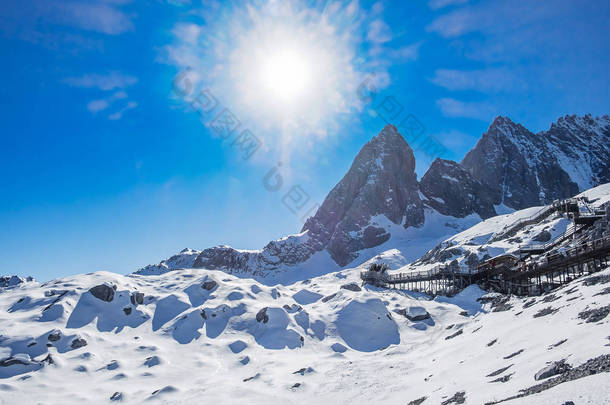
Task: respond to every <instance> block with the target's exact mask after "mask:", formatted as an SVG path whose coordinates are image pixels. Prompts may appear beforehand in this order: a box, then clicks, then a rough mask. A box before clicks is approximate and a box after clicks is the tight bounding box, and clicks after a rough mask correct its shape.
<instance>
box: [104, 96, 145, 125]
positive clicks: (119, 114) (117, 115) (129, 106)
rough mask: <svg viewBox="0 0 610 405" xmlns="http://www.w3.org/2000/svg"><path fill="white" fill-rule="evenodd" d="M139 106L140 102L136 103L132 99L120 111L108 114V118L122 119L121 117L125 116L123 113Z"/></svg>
mask: <svg viewBox="0 0 610 405" xmlns="http://www.w3.org/2000/svg"><path fill="white" fill-rule="evenodd" d="M137 106H138V103H136V102H135V101H130V102H128V103H127V104H126V105H125V106H124V107H123V108H121V109H120V110H119V111H117V112H115V113H112V114H110V115H109V116H108V119H109V120H111V121H116V120H120V119H121V118H123V114H125V112H126V111H128V110H131V109H133V108H136V107H137Z"/></svg>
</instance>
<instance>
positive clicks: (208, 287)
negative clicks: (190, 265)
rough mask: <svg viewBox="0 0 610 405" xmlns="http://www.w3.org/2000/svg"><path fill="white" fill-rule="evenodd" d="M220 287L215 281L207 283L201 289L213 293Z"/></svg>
mask: <svg viewBox="0 0 610 405" xmlns="http://www.w3.org/2000/svg"><path fill="white" fill-rule="evenodd" d="M217 286H218V283H217V282H216V281H214V280H208V281H205V282H204V283H203V284H202V285H201V288H203V289H204V290H206V291H212V290H213V289H215V288H216V287H217Z"/></svg>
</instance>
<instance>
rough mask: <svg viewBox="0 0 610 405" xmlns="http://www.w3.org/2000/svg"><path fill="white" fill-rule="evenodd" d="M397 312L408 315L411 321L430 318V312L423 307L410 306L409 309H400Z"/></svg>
mask: <svg viewBox="0 0 610 405" xmlns="http://www.w3.org/2000/svg"><path fill="white" fill-rule="evenodd" d="M396 313H398V314H400V315H402V316H405V317H407V319H408V320H410V321H411V322H418V321H423V320H426V319H430V314H429V313H428V311H426V310H425V309H424V308H423V307H409V309H407V310H404V309H401V310H398V311H396Z"/></svg>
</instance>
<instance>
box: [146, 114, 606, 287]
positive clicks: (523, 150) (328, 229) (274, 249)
mask: <svg viewBox="0 0 610 405" xmlns="http://www.w3.org/2000/svg"><path fill="white" fill-rule="evenodd" d="M609 154H610V117H608V116H607V115H604V116H603V117H600V118H598V117H595V118H594V117H592V116H591V115H585V116H584V117H578V116H565V117H562V118H560V119H559V120H558V121H557V122H556V123H554V124H553V125H551V127H550V129H549V130H548V131H543V132H539V133H537V134H534V133H533V132H531V131H529V130H528V129H527V128H525V127H524V126H522V125H520V124H517V123H515V122H513V121H512V120H510V118H507V117H501V116H500V117H497V118H496V119H494V121H493V122H492V123H491V125H490V126H489V129H488V130H487V132H485V133H484V134H483V136H482V137H481V139H480V140H479V141H478V143H477V144H476V146H475V147H474V148H473V149H472V150H471V151H470V152H468V153H467V154H466V156H465V157H464V159H463V160H462V162H461V163H458V162H454V161H451V160H444V159H437V160H435V161H434V162H433V163H432V165H431V166H430V168H429V170H428V171H427V172H426V173H425V175H424V176H423V177H422V179H421V181H419V182H418V181H417V176H416V174H415V157H414V154H413V150H412V149H411V147H410V146H409V145H408V144H407V142H406V141H405V139H404V138H403V136H402V135H401V134H400V133H399V132H398V130H397V129H396V127H395V126H393V125H387V126H386V127H385V128H383V130H382V131H381V132H380V133H379V134H378V135H377V136H375V137H373V138H372V139H371V140H370V141H369V142H367V143H366V144H365V145H364V146H363V147H362V149H361V150H360V152H359V153H358V155H357V156H356V157H355V159H354V161H353V163H352V165H351V167H350V168H349V170H348V172H347V173H346V174H345V176H344V177H343V178H342V179H341V180H340V181H339V182H338V183H337V185H336V186H335V187H334V188H333V189H332V190H331V192H330V193H329V194H328V196H327V197H326V199H325V200H324V202H323V204H322V205H321V206H320V208H319V209H318V211H317V212H316V213H315V215H314V216H313V217H311V218H309V219H308V220H307V221H306V223H305V225H304V226H303V228H302V230H301V233H299V234H296V235H291V236H288V237H285V238H282V239H279V240H276V241H272V242H269V243H268V244H267V245H266V246H265V247H264V248H263V249H261V250H254V251H242V250H237V249H234V248H232V247H230V246H216V247H212V248H209V249H205V250H203V251H201V252H199V251H195V250H186V251H184V252H182V253H180V254H179V255H176V256H173V257H172V258H170V259H168V260H166V261H163V262H161V263H160V264H158V265H153V266H147V267H145V268H143V269H141V270H139V271H138V273H139V274H160V273H164V272H166V271H169V270H172V269H175V268H183V267H191V266H192V267H195V268H206V269H221V270H224V271H226V272H229V273H244V274H248V275H255V276H264V275H268V274H269V272H273V273H274V274H275V273H278V270H285V271H288V272H297V271H298V272H302V274H300V277H305V278H306V277H309V276H311V274H309V272H312V271H314V270H312V269H314V268H315V271H314V273H316V274H322V273H324V272H329V271H332V270H333V267H334V268H339V267H344V266H346V265H348V264H350V263H352V264H353V262H354V260H355V259H358V260H359V262H363V261H366V260H368V259H370V258H371V257H372V256H374V255H376V254H378V253H380V252H384V251H387V250H388V249H392V248H397V249H398V250H400V251H401V252H402V253H404V252H405V251H407V250H408V251H409V252H410V253H409V255H407V256H408V257H412V256H413V255H414V254H421V255H423V254H424V253H426V251H427V250H428V249H431V248H432V247H434V246H435V245H436V244H437V243H438V242H439V241H440V240H443V239H445V238H446V237H449V236H450V235H447V232H451V235H453V234H455V233H457V232H459V231H460V230H461V229H460V228H462V229H464V227H470V226H472V225H474V223H476V222H478V221H481V220H483V219H486V218H489V217H493V216H495V215H496V209H497V208H498V207H499V206H503V207H504V208H503V209H507V208H508V209H515V210H518V209H523V208H527V207H532V206H537V205H543V204H547V203H549V202H552V201H553V200H556V199H562V198H567V197H571V196H573V195H575V194H577V193H578V192H579V191H583V190H586V189H589V188H591V187H593V186H597V185H599V184H602V183H606V182H610V160H609V159H608V155H609ZM473 221H474V223H473ZM392 238H394V239H395V240H394V241H391V240H392ZM388 243H389V244H391V246H393V247H392V248H390V247H388V246H390V245H388ZM416 245H417V246H416ZM384 247H385V248H384ZM371 248H374V249H371ZM402 253H401V254H402ZM367 255H368V256H367ZM407 256H401V260H402V261H403V262H404V261H405V260H407V259H406V257H407ZM407 261H408V260H407ZM314 262H315V265H314V264H312V263H314ZM308 263H309V264H308Z"/></svg>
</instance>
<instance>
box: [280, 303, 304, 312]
mask: <svg viewBox="0 0 610 405" xmlns="http://www.w3.org/2000/svg"><path fill="white" fill-rule="evenodd" d="M282 308H284V310H285V311H286V312H288V313H289V314H293V313H295V312H299V311H300V310H302V309H303V307H302V306H300V305H298V304H292V305H288V304H284V305H282Z"/></svg>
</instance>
